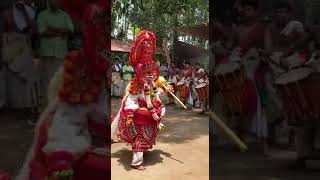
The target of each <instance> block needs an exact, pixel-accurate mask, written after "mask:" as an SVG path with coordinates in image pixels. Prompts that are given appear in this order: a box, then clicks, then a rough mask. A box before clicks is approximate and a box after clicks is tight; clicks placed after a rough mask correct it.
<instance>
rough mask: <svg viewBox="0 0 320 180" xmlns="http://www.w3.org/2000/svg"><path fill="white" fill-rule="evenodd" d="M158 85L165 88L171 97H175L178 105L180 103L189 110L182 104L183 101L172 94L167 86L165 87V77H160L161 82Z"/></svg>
mask: <svg viewBox="0 0 320 180" xmlns="http://www.w3.org/2000/svg"><path fill="white" fill-rule="evenodd" d="M157 83H158V85H160V86H161V87H163V88H165V89H166V90H167V91H168V92H169V93H170V95H171V96H172V97H174V98H175V99H176V100H177V101H178V103H179V104H180V105H181V106H182V107H183V108H185V109H187V106H186V105H184V104H183V102H181V100H180V99H179V98H178V97H177V96H176V95H175V94H173V93H172V92H170V91H169V89H168V88H167V86H166V85H165V83H166V80H165V79H164V78H163V77H159V81H158V82H157Z"/></svg>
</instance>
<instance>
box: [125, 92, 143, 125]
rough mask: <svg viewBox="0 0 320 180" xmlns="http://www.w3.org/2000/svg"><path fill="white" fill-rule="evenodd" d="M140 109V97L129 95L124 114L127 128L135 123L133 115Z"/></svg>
mask: <svg viewBox="0 0 320 180" xmlns="http://www.w3.org/2000/svg"><path fill="white" fill-rule="evenodd" d="M138 108H139V104H138V96H137V95H133V94H129V95H128V96H127V99H126V101H125V105H124V112H125V116H126V117H125V118H126V124H127V126H129V125H131V124H132V123H133V117H134V116H133V113H134V112H135V111H136V110H137V109H138Z"/></svg>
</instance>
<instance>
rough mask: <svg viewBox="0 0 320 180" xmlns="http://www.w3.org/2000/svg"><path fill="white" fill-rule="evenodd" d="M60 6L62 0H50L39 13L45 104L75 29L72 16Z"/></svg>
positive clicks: (44, 104)
mask: <svg viewBox="0 0 320 180" xmlns="http://www.w3.org/2000/svg"><path fill="white" fill-rule="evenodd" d="M60 7H61V4H60V0H49V1H48V8H47V9H46V10H44V11H42V12H41V13H40V14H39V16H38V20H37V22H38V28H39V34H40V50H39V53H40V56H41V61H40V66H41V83H42V85H41V87H42V88H43V90H42V93H43V95H44V99H43V100H44V103H43V106H46V105H47V89H48V84H49V82H50V80H51V78H52V77H53V75H54V73H55V72H56V71H57V70H58V68H59V67H60V66H61V65H62V63H63V58H64V56H65V55H66V53H67V52H68V37H69V35H70V33H71V32H73V30H74V27H73V24H72V20H71V18H70V17H69V15H68V14H67V13H65V12H64V11H63V10H61V8H60Z"/></svg>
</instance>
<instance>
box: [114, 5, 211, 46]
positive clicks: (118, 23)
mask: <svg viewBox="0 0 320 180" xmlns="http://www.w3.org/2000/svg"><path fill="white" fill-rule="evenodd" d="M208 8H209V1H208V0H179V1H172V0H114V2H113V9H112V10H113V11H112V20H113V21H112V23H113V24H112V25H113V32H117V35H115V33H114V34H113V35H114V36H115V37H116V38H120V39H126V38H127V35H128V30H130V29H131V28H132V29H135V28H137V29H147V30H151V31H153V32H154V33H155V34H156V36H157V43H158V44H159V45H160V44H162V40H163V38H167V39H169V41H171V44H172V43H173V41H175V40H177V37H178V36H179V34H178V33H174V32H173V31H172V28H175V27H179V26H185V25H195V24H200V23H207V22H208V16H209V10H208Z"/></svg>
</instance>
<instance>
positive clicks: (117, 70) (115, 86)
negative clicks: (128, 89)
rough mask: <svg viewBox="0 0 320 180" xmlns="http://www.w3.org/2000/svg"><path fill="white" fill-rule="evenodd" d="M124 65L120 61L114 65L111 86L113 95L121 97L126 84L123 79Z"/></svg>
mask: <svg viewBox="0 0 320 180" xmlns="http://www.w3.org/2000/svg"><path fill="white" fill-rule="evenodd" d="M121 72H122V65H121V64H120V63H119V61H116V62H115V63H113V65H112V84H111V95H112V96H116V97H121V96H122V95H123V90H124V88H125V87H124V82H123V80H122V78H121Z"/></svg>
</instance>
